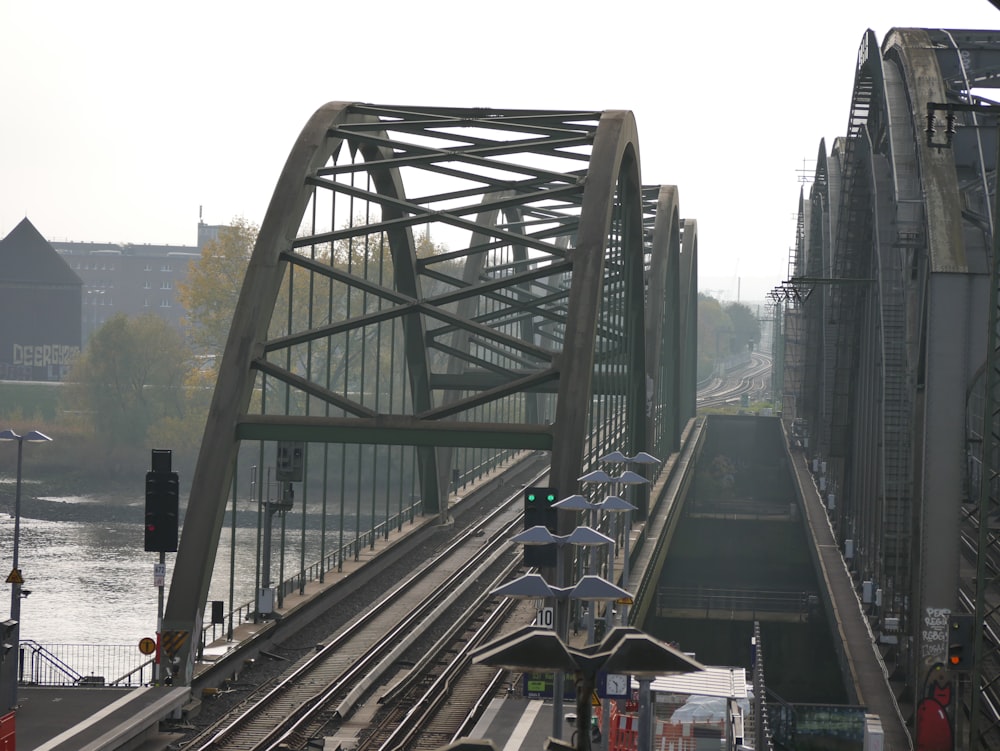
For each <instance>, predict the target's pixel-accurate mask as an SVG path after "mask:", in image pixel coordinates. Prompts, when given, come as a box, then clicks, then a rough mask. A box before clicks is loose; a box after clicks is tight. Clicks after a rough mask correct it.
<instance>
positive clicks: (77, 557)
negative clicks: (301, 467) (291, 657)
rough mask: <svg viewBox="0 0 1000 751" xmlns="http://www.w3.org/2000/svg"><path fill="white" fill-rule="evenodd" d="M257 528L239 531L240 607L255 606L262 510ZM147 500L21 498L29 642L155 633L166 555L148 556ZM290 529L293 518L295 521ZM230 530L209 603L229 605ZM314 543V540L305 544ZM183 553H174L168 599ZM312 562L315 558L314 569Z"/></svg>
mask: <svg viewBox="0 0 1000 751" xmlns="http://www.w3.org/2000/svg"><path fill="white" fill-rule="evenodd" d="M246 505H247V509H246V511H247V513H246V517H247V519H243V518H242V517H243V516H244V513H243V509H242V507H241V509H240V515H239V518H240V519H241V523H243V522H246V521H249V523H250V524H251V525H252V526H243V527H241V528H239V529H238V530H237V545H236V550H237V560H236V566H235V568H236V574H235V576H234V577H233V581H234V590H235V595H234V602H235V604H236V606H237V607H238V606H239V605H242V604H244V603H247V602H250V601H251V600H252V599H253V591H254V587H255V571H256V540H257V529H256V521H255V518H256V513H250V512H251V511H252V509H251V508H250V504H249V502H247V503H246ZM143 507H144V500H143V499H142V498H139V497H137V498H135V499H134V500H129V499H119V500H116V501H114V502H113V503H109V502H107V501H104V500H101V499H97V498H94V497H87V496H74V497H67V498H41V499H34V498H24V499H23V501H22V514H21V530H20V545H19V559H20V560H19V566H18V567H19V568H20V569H21V572H22V575H23V577H24V585H23V589H25V590H28V591H29V592H30V595H29V596H28V597H26V598H24V600H23V601H22V603H21V638H22V639H32V640H34V641H36V642H39V643H42V644H127V645H131V644H137V643H138V642H139V640H140V639H141V638H143V637H146V636H150V637H151V636H153V635H154V634H155V632H156V622H157V598H158V593H159V589H158V588H157V587H156V586H154V580H153V573H154V572H153V566H154V564H155V563H157V562H158V561H159V553H147V552H145V551H144V550H143V528H142V523H143V522H142V520H143ZM288 523H289V524H294V519H293V518H292V516H291V515H289V519H288ZM225 524H226V526H225V527H224V529H223V531H222V536H221V540H220V543H219V550H218V554H217V556H216V566H215V575H214V577H213V581H212V588H211V591H210V594H209V600H223V601H224V602H225V603H226V610H227V612H228V608H229V578H230V577H229V571H230V539H231V532H230V527H229V524H230V522H229V518H228V514H227V519H226V522H225ZM278 527H279V524H278V523H276V524H275V530H276V531H275V543H274V550H275V553H274V561H275V563H274V568H273V572H274V573H273V575H272V579H276V578H277V574H278V565H277V564H278V553H279V551H280V544H279V532H278ZM13 532H14V519H13V518H12V517H11V516H10V515H8V514H3V515H0V570H2V571H3V574H0V582H2V581H3V579H5V578H6V573H7V572H9V570H10V567H11V564H12V562H13V557H12V541H13ZM299 534H300V531H299V530H293V529H289V530H288V534H287V535H286V539H287V543H286V546H285V561H286V572H288V573H289V574H290V573H291V572H292V570H294V569H296V568H297V567H298V565H299V560H300V559H299V557H298V556H299V553H298V549H299V548H298V536H299ZM307 545H308V543H307ZM175 555H176V554H175V553H167V554H166V562H167V577H166V588H165V589H164V594H165V595H166V594H167V591H168V588H169V586H170V584H171V576H172V574H173V561H174V558H175ZM309 563H312V561H307V565H308V564H309ZM9 598H10V585H8V584H3V585H2V586H0V619H2V618H3V617H6V614H7V613H9Z"/></svg>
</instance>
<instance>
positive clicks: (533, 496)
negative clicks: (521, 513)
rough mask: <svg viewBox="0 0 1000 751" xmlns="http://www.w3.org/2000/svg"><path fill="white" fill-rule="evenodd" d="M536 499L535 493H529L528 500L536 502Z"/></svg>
mask: <svg viewBox="0 0 1000 751" xmlns="http://www.w3.org/2000/svg"><path fill="white" fill-rule="evenodd" d="M534 501H535V494H534V493H528V502H529V503H534Z"/></svg>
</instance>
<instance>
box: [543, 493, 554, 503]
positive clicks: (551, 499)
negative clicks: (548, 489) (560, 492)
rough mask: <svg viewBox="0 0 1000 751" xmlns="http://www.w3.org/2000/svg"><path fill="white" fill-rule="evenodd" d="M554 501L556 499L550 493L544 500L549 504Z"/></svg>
mask: <svg viewBox="0 0 1000 751" xmlns="http://www.w3.org/2000/svg"><path fill="white" fill-rule="evenodd" d="M555 499H556V497H555V495H554V494H552V493H549V494H548V495H547V496H545V500H546V501H548V502H549V503H552V502H553V501H554V500H555Z"/></svg>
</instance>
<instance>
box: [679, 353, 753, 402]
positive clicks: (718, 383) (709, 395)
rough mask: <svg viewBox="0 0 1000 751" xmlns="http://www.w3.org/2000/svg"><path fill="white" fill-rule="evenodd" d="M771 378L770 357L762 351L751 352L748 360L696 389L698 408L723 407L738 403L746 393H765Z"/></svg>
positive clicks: (750, 395) (751, 394)
mask: <svg viewBox="0 0 1000 751" xmlns="http://www.w3.org/2000/svg"><path fill="white" fill-rule="evenodd" d="M770 379H771V358H770V356H769V355H767V354H765V353H763V352H751V353H750V362H749V364H748V365H746V366H745V367H743V368H739V369H737V370H735V371H732V372H730V373H726V374H724V375H723V376H721V377H718V378H716V379H714V380H713V381H712V382H711V383H710V384H709V385H708V386H706V387H705V388H702V389H699V390H698V397H697V403H698V407H699V408H713V407H725V406H729V405H732V404H738V403H739V402H740V399H741V398H742V397H743V396H744V395H746V396H748V397H750V398H755V397H759V396H761V395H763V394H765V393H767V389H768V384H769V383H770Z"/></svg>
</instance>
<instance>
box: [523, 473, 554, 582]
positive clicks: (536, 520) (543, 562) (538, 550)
mask: <svg viewBox="0 0 1000 751" xmlns="http://www.w3.org/2000/svg"><path fill="white" fill-rule="evenodd" d="M557 500H559V494H558V493H557V492H556V489H555V488H537V487H530V488H525V489H524V528H525V529H531V528H532V527H546V528H547V529H548V530H549V532H551V533H552V534H554V535H555V534H559V509H556V508H553V507H552V505H553V504H554V503H555V502H556V501H557ZM524 565H525V566H538V567H541V566H555V565H556V546H555V545H525V546H524Z"/></svg>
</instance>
